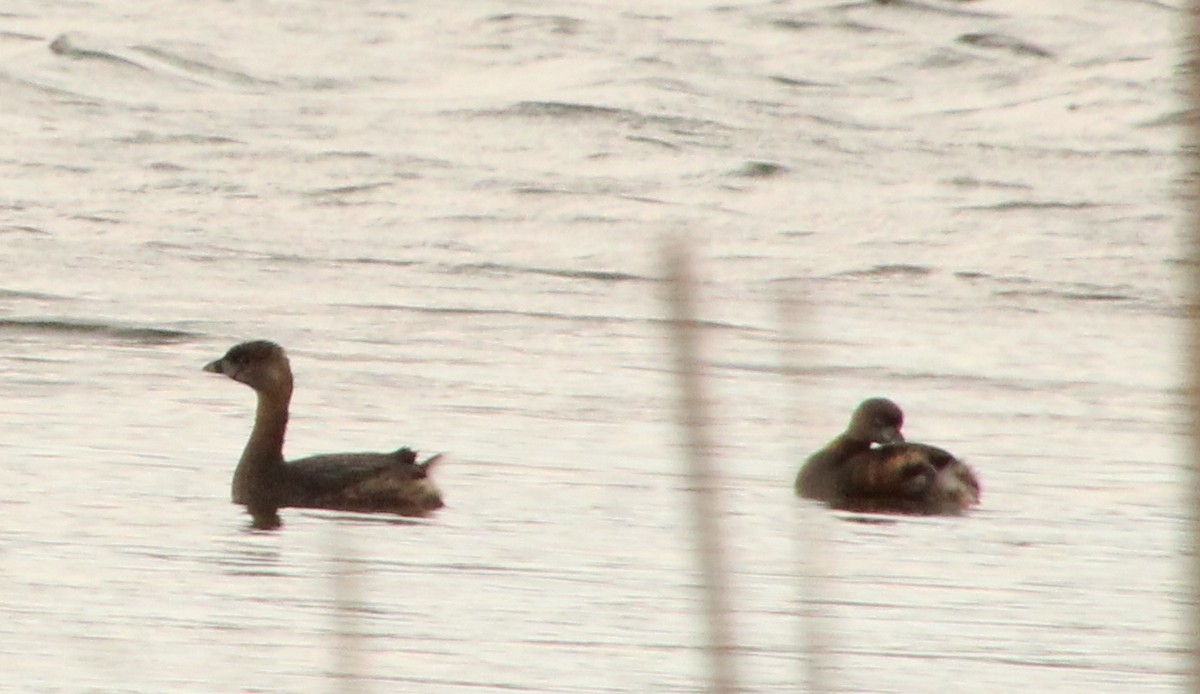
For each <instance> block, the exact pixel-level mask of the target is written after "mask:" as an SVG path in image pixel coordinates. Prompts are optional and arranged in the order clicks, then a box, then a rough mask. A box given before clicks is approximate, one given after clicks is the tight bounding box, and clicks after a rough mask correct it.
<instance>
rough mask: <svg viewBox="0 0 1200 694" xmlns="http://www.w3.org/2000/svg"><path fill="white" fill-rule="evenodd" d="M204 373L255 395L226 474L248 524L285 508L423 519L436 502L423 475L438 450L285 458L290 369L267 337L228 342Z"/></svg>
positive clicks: (269, 520) (268, 524)
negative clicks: (250, 425)
mask: <svg viewBox="0 0 1200 694" xmlns="http://www.w3.org/2000/svg"><path fill="white" fill-rule="evenodd" d="M204 370H205V371H208V372H211V373H217V374H224V375H226V376H228V377H230V378H232V379H233V380H235V381H238V382H240V383H245V384H246V385H248V386H250V387H251V388H253V389H254V391H255V392H256V393H257V394H258V410H257V413H256V414H255V417H254V429H253V430H251V432H250V440H249V441H248V442H247V443H246V449H245V451H243V452H242V459H241V460H240V461H238V465H237V470H235V471H234V473H233V502H234V503H235V504H242V505H243V506H245V507H246V510H247V511H249V512H250V515H251V516H252V517H253V518H254V526H255V527H258V528H277V527H279V525H280V522H279V513H278V511H279V509H281V508H285V507H297V508H327V509H334V510H339V511H362V512H366V513H396V514H399V515H402V516H427V515H429V514H430V513H432V512H433V511H435V510H437V509H439V508H441V507H442V495H441V492H440V491H439V490H438V488H437V486H436V485H435V484H434V483H433V480H431V479H429V472H430V470H431V468H432V467H433V464H434V463H435V462H437V460H438V458H440V457H441V456H440V455H435V456H433V457H432V458H429V459H428V460H426V461H424V462H421V463H418V462H417V456H416V453H415V452H413V451H411V450H409V449H407V448H401V449H399V450H397V451H395V452H393V453H335V454H331V455H316V456H312V457H310V458H302V459H300V460H295V461H292V462H290V463H288V462H284V459H283V436H284V431H285V430H286V429H287V420H288V404H289V403H290V402H291V399H292V369H291V366H290V365H289V363H288V358H287V354H285V353H284V351H283V348H282V347H280V346H279V345H277V344H275V343H274V342H268V341H266V340H256V341H254V342H243V343H242V344H240V345H235V346H234V347H232V348H231V349H230V350H229V351H228V352H226V353H225V356H223V357H221V358H220V359H217V360H216V361H214V362H211V363H209V364H207V365H206V366H205V367H204Z"/></svg>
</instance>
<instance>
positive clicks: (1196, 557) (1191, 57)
mask: <svg viewBox="0 0 1200 694" xmlns="http://www.w3.org/2000/svg"><path fill="white" fill-rule="evenodd" d="M1189 5H1190V7H1189V8H1188V9H1189V10H1190V12H1189V13H1188V14H1189V15H1190V22H1189V27H1188V32H1187V39H1186V44H1185V45H1184V69H1185V71H1186V73H1187V75H1188V77H1189V79H1190V84H1189V85H1188V86H1189V89H1188V99H1189V106H1190V107H1191V119H1190V122H1191V132H1190V135H1191V137H1190V138H1188V143H1187V145H1188V146H1187V150H1186V151H1187V154H1188V164H1189V166H1188V169H1187V170H1188V178H1187V183H1188V191H1187V194H1188V200H1189V201H1190V202H1191V210H1190V211H1191V223H1190V225H1189V226H1190V228H1189V229H1188V234H1187V238H1188V248H1187V256H1188V261H1189V262H1188V263H1187V268H1188V275H1189V276H1188V299H1187V301H1188V312H1187V318H1188V342H1187V353H1186V357H1185V358H1186V360H1187V366H1186V368H1185V371H1186V373H1187V376H1186V378H1187V381H1188V383H1187V391H1188V404H1189V415H1190V416H1189V418H1188V425H1189V427H1188V429H1189V432H1190V434H1191V444H1192V445H1191V454H1192V455H1191V458H1192V459H1191V475H1190V483H1189V484H1188V494H1189V496H1188V503H1189V512H1190V513H1191V533H1190V538H1189V539H1190V543H1191V547H1190V550H1191V567H1190V568H1191V571H1190V573H1191V580H1192V599H1191V614H1190V615H1189V616H1188V617H1189V618H1188V624H1189V626H1190V629H1189V634H1188V640H1189V644H1188V647H1189V650H1190V651H1191V658H1190V663H1189V665H1190V667H1189V670H1190V674H1191V678H1190V680H1191V681H1190V682H1189V685H1188V686H1189V688H1190V690H1191V691H1193V692H1197V693H1198V694H1200V190H1197V183H1200V119H1198V118H1197V117H1196V114H1197V113H1200V0H1193V2H1191V3H1189Z"/></svg>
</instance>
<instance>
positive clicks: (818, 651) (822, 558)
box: [779, 0, 1200, 694]
mask: <svg viewBox="0 0 1200 694" xmlns="http://www.w3.org/2000/svg"><path fill="white" fill-rule="evenodd" d="M1198 1H1200V0H1198ZM802 308H803V306H802V305H801V303H800V301H799V300H797V299H796V298H795V297H793V296H792V295H790V294H787V293H784V294H781V295H780V297H779V323H780V327H779V334H780V337H781V343H782V344H781V347H780V361H781V362H782V364H783V373H784V375H785V376H786V378H787V380H788V385H789V386H791V390H792V401H793V402H794V403H796V406H795V407H794V408H793V411H792V412H789V413H788V416H785V417H784V421H785V422H787V423H788V424H792V425H794V426H795V429H796V430H800V429H801V426H800V424H801V422H800V417H799V415H798V414H797V413H798V411H799V402H800V392H801V390H803V388H804V383H803V381H802V380H801V371H800V364H801V359H800V347H799V344H800V339H799V332H798V326H800V325H801V324H802V319H801V315H800V314H801V309H802ZM798 501H799V500H798ZM814 506H815V504H811V503H808V502H800V503H798V504H797V514H798V515H799V522H798V523H797V524H796V533H797V536H796V545H797V549H798V556H799V562H798V564H799V572H798V573H799V575H800V581H799V582H798V585H799V587H800V593H801V595H800V600H799V603H800V628H801V633H802V635H801V643H802V644H803V646H804V648H803V650H804V653H805V656H806V660H805V676H806V677H805V681H806V682H807V684H808V686H807V688H806V691H807V692H808V693H809V694H826V693H827V692H832V691H833V682H832V671H831V669H830V667H829V654H830V652H831V650H832V649H831V647H830V637H829V630H828V629H827V628H826V625H827V614H826V609H825V606H826V605H827V604H828V590H827V588H828V573H829V571H828V566H827V562H828V559H829V552H830V549H831V548H830V544H829V541H828V537H827V536H826V532H825V531H826V528H825V525H824V521H825V520H826V519H825V517H824V514H822V513H821V511H823V510H824V509H817V508H813V507H814Z"/></svg>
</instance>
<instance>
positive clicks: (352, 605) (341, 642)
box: [329, 523, 366, 694]
mask: <svg viewBox="0 0 1200 694" xmlns="http://www.w3.org/2000/svg"><path fill="white" fill-rule="evenodd" d="M329 556H330V559H331V560H332V563H333V630H334V636H335V639H336V640H335V642H334V644H333V676H334V680H335V682H336V690H335V691H337V692H339V693H340V694H363V692H365V691H366V688H365V687H364V686H363V681H362V673H363V663H362V644H361V643H360V640H361V636H360V633H359V629H358V619H357V615H358V614H359V612H360V611H361V609H362V586H361V585H360V582H359V577H358V575H357V574H356V573H354V565H355V563H356V562H355V561H354V560H355V553H354V548H353V546H352V545H351V543H350V540H349V533H347V532H346V531H345V529H344V528H342V527H341V526H340V525H339V524H338V523H333V524H332V527H331V529H330V531H329Z"/></svg>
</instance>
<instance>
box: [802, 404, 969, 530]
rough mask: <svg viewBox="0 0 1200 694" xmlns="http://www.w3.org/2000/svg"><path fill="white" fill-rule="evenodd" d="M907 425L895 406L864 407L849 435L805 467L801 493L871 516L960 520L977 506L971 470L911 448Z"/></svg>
mask: <svg viewBox="0 0 1200 694" xmlns="http://www.w3.org/2000/svg"><path fill="white" fill-rule="evenodd" d="M903 424H904V414H903V412H901V411H900V408H899V407H898V406H897V405H896V403H894V402H892V401H891V400H888V399H886V398H871V399H869V400H865V401H863V403H862V404H860V405H859V406H858V408H857V409H856V410H855V411H854V415H853V416H852V417H851V418H850V425H849V426H848V427H847V428H846V431H845V432H844V433H842V434H841V435H840V436H838V437H837V438H835V439H834V440H833V441H830V442H829V444H828V445H826V446H825V447H824V448H822V449H821V450H819V451H817V452H816V453H814V454H813V455H812V456H811V457H810V458H809V459H808V460H807V461H806V462H805V463H804V466H803V467H802V468H801V469H800V473H799V474H798V475H797V476H796V493H797V494H799V495H800V496H802V497H805V498H809V499H815V500H817V501H823V502H825V503H827V504H829V505H830V506H832V507H833V508H837V509H843V510H847V511H859V512H869V513H907V514H921V515H942V514H958V513H962V512H964V511H966V510H967V509H969V508H970V507H972V506H975V505H976V504H978V503H979V496H980V487H979V481H978V480H977V479H976V477H975V473H974V472H972V470H971V468H969V467H968V466H967V465H966V464H965V463H963V462H962V461H960V460H958V459H956V458H955V457H954V456H953V455H951V454H950V453H948V452H946V451H944V450H942V449H940V448H936V447H934V446H928V445H925V444H920V443H906V442H905V441H904V437H903V435H901V433H900V428H901V427H902V426H903ZM873 444H878V445H873Z"/></svg>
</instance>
